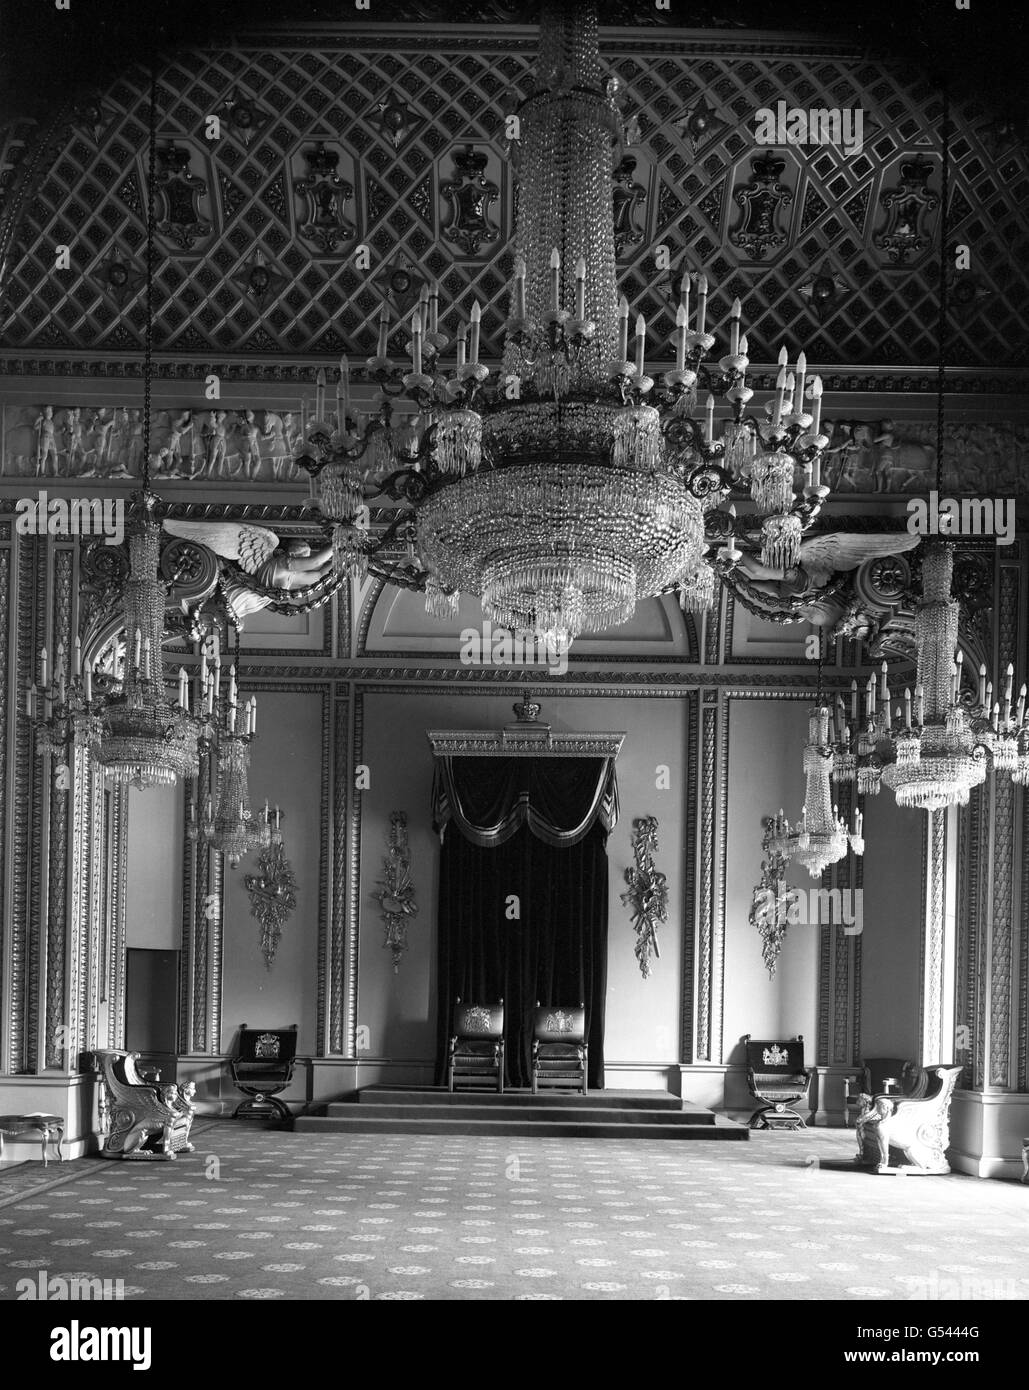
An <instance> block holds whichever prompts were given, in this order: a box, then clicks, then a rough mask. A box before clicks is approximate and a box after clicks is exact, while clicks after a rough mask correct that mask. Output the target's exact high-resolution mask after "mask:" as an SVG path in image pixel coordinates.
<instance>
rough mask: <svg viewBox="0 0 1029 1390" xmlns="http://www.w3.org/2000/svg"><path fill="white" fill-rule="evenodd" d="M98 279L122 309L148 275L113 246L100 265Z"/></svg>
mask: <svg viewBox="0 0 1029 1390" xmlns="http://www.w3.org/2000/svg"><path fill="white" fill-rule="evenodd" d="M97 279H98V280H99V281H100V284H101V285H102V286H103V288H104V291H105V292H106V293H107V294H109V295H110V296H111V298H112V299H113V300H114V302H115V303H116V304H117V306H118V308H119V309H120V308H122V306H123V305H124V304H125V302H126V300H128V299H131V298H132V296H133V295H134V294H135V293H136V291H137V290H138V289H139V287H140V286H141V285H142V284H143V282H144V280H145V279H146V275H145V273H144V271H143V270H142V269H141V268H140V267H139V266H137V265H135V264H134V263H133V262H132V261H131V260H130V259H129V258H128V256H126V255H125V253H124V252H122V251H119V250H118V248H117V247H116V246H112V247H111V249H110V251H109V252H108V253H107V255H106V256H105V258H104V260H103V261H102V262H101V264H100V268H99V270H98V272H97Z"/></svg>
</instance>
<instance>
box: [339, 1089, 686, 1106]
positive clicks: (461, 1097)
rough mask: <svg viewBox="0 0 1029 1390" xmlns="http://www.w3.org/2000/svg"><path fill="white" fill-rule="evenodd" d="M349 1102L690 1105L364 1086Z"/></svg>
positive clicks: (601, 1094) (590, 1095) (597, 1094)
mask: <svg viewBox="0 0 1029 1390" xmlns="http://www.w3.org/2000/svg"><path fill="white" fill-rule="evenodd" d="M350 1100H351V1101H352V1102H353V1101H356V1102H359V1103H360V1104H361V1105H397V1104H403V1103H412V1104H419V1105H430V1104H431V1105H465V1104H468V1102H469V1101H470V1100H471V1101H473V1102H474V1104H476V1105H505V1106H506V1105H529V1106H539V1105H546V1106H567V1105H589V1106H590V1107H591V1108H595V1107H597V1106H602V1107H603V1108H604V1109H609V1110H671V1111H682V1109H683V1108H684V1107H687V1108H688V1107H689V1102H687V1101H684V1100H683V1099H682V1097H681V1096H673V1095H672V1094H671V1093H670V1092H669V1091H587V1093H586V1095H584V1096H582V1095H576V1094H575V1092H573V1091H549V1092H548V1091H544V1092H540V1093H539V1094H537V1095H533V1094H532V1092H531V1091H530V1090H524V1091H523V1090H517V1091H511V1090H508V1091H486V1090H483V1091H472V1090H463V1091H447V1090H444V1089H443V1088H442V1087H439V1086H385V1085H380V1086H363V1087H362V1088H361V1089H360V1090H359V1091H358V1092H357V1093H356V1094H355V1095H354V1096H352V1097H350ZM693 1108H694V1109H699V1108H700V1107H693Z"/></svg>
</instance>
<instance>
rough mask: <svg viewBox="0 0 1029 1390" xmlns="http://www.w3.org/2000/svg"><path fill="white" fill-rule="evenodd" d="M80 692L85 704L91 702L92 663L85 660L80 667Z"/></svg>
mask: <svg viewBox="0 0 1029 1390" xmlns="http://www.w3.org/2000/svg"><path fill="white" fill-rule="evenodd" d="M82 694H83V696H84V698H85V701H86V704H87V705H91V704H92V703H93V663H92V662H91V661H87V662H86V663H85V664H84V665H83V668H82Z"/></svg>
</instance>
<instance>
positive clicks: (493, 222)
mask: <svg viewBox="0 0 1029 1390" xmlns="http://www.w3.org/2000/svg"><path fill="white" fill-rule="evenodd" d="M533 51H534V39H533V36H532V33H531V31H526V30H525V29H524V28H521V27H519V28H518V29H514V28H512V29H510V30H509V31H507V32H505V30H504V28H503V26H494V28H493V29H492V30H487V29H480V30H478V31H470V30H467V29H466V30H457V29H454V28H444V29H443V30H442V32H441V31H439V30H438V29H435V28H434V29H433V30H432V31H431V32H430V31H428V30H427V29H421V28H419V27H418V26H416V25H412V26H410V27H407V26H405V28H404V30H403V31H400V32H394V33H390V34H389V35H384V34H377V33H376V32H375V31H374V30H373V29H367V30H365V31H364V32H356V33H355V32H354V31H352V30H351V31H342V30H341V29H339V28H338V27H337V28H336V29H335V30H329V29H328V28H326V29H325V32H324V33H322V34H320V35H316V36H311V35H310V34H309V33H308V34H305V36H304V38H303V39H302V40H301V39H295V38H285V37H283V36H282V35H278V36H277V37H276V38H275V40H274V42H272V41H271V39H269V37H268V36H267V35H265V36H264V37H261V38H254V39H249V40H248V39H247V38H246V36H245V35H244V36H242V37H241V38H240V39H239V40H238V41H237V42H236V43H234V44H233V46H232V47H224V48H222V49H221V50H216V49H212V48H205V49H203V50H202V51H201V50H196V51H188V50H182V51H179V52H177V53H175V54H174V56H171V57H168V58H165V59H163V60H162V65H161V69H160V76H159V82H158V98H157V99H158V111H159V122H158V124H159V140H160V144H159V159H158V169H157V181H156V183H157V187H156V192H157V213H158V238H157V243H158V267H157V278H156V287H155V305H156V312H157V328H156V346H157V348H158V349H159V350H160V351H162V352H170V353H173V354H187V355H192V356H195V355H198V354H206V353H211V352H215V353H226V354H230V353H231V354H237V353H239V354H258V355H270V354H274V355H276V356H281V355H283V354H286V355H288V356H291V357H304V356H309V355H316V356H318V357H334V356H336V355H338V353H339V352H341V351H346V352H348V353H351V354H353V355H354V357H355V358H357V359H358V360H359V359H361V358H363V357H366V356H368V355H370V354H372V353H373V352H374V349H375V342H376V335H377V320H378V313H379V306H380V303H381V301H382V298H383V297H384V296H385V297H387V298H388V299H389V300H390V302H391V303H392V306H393V314H394V317H393V323H394V333H393V339H392V344H391V347H392V351H393V355H394V356H398V357H399V356H402V355H403V354H404V352H405V348H406V339H407V335H406V333H403V332H401V331H399V330H397V328H396V323H397V314H398V313H402V312H404V311H405V310H406V309H408V308H409V307H410V305H411V304H412V303H413V301H414V299H415V298H416V296H417V292H418V288H419V286H420V284H421V282H422V280H423V279H425V278H430V279H431V278H438V279H439V280H440V282H441V286H442V297H443V303H445V304H447V305H448V306H453V305H457V306H459V307H460V311H461V314H462V315H466V314H467V312H468V311H469V310H470V308H471V304H472V302H473V300H475V299H478V300H479V302H480V303H481V304H482V306H483V323H482V332H483V351H484V355H487V356H488V355H494V356H496V355H499V344H500V337H501V329H502V323H503V320H504V317H505V316H506V312H507V303H506V291H505V283H506V279H507V275H508V273H509V269H510V256H509V252H508V246H509V242H510V238H511V231H512V227H513V217H514V209H515V200H516V197H517V182H516V177H515V171H514V167H513V163H512V161H511V159H510V158H509V150H508V146H507V142H506V140H505V130H504V118H505V114H506V113H507V112H508V111H509V110H510V109H511V107H512V106H513V105H514V104H515V103H517V101H518V100H519V99H520V98H521V97H523V96H524V95H525V94H526V92H527V91H528V80H529V73H530V69H531V65H532V61H533ZM604 53H605V57H606V59H607V60H608V61H609V63H610V66H611V69H612V72H613V73H614V74H616V75H617V77H618V79H619V81H620V83H621V84H622V90H623V93H624V98H625V100H624V109H625V112H626V114H627V115H635V117H636V118H637V120H638V123H639V127H640V138H639V141H638V143H636V144H634V145H632V146H631V147H630V148H628V149H627V150H626V152H625V153H626V159H625V161H624V162H623V165H622V166H621V169H620V171H619V176H618V191H617V194H616V197H617V200H618V209H617V210H618V216H619V223H618V225H619V234H620V243H621V249H620V256H619V259H620V266H621V278H622V288H623V290H624V292H625V294H626V295H627V296H628V298H629V301H630V303H631V304H632V306H633V309H634V311H636V310H639V311H641V312H643V313H644V314H645V315H646V317H647V319H648V323H649V324H650V330H651V350H652V351H653V352H654V354H655V356H657V355H659V354H663V353H666V352H667V350H668V349H667V342H668V338H669V335H670V333H671V331H672V326H673V321H674V320H673V314H672V309H673V308H674V299H673V297H672V295H673V291H672V281H671V275H670V274H669V273H668V272H667V271H663V270H660V269H658V267H657V265H656V263H655V249H656V248H657V247H658V246H660V245H664V246H667V248H668V251H669V255H670V259H671V264H672V266H673V267H678V266H680V265H681V264H682V263H683V262H684V261H685V262H686V263H688V264H689V265H690V266H691V267H692V268H694V269H704V270H706V272H707V274H708V275H709V277H711V280H712V283H713V286H714V287H715V288H714V295H713V304H712V310H711V311H712V312H713V313H714V318H715V322H716V323H718V322H720V321H723V320H724V319H725V318H726V316H727V314H728V307H729V304H730V302H731V300H732V298H733V296H734V295H739V296H740V298H741V299H742V301H743V303H744V316H745V319H746V320H747V322H748V332H749V336H750V355H751V358H752V359H753V360H755V361H762V362H770V361H773V360H774V358H775V356H776V354H777V352H778V349H779V346H780V344H781V343H782V342H783V341H786V342H788V343H789V344H790V346H791V347H792V348H793V349H794V350H795V349H796V347H797V346H799V345H800V344H801V343H803V344H805V345H806V347H807V351H808V356H809V358H811V359H814V360H815V361H817V362H818V363H819V364H822V365H828V364H840V365H841V366H843V365H862V364H863V365H865V366H887V367H888V366H906V365H911V366H917V367H919V368H920V369H921V370H923V371H924V370H925V369H926V368H927V367H931V365H932V364H933V363H934V362H935V360H936V352H937V347H936V303H937V288H936V278H937V276H936V271H937V257H938V237H939V234H940V209H939V193H940V153H939V149H940V125H941V104H940V98H939V95H938V93H937V92H936V91H935V90H934V89H933V88H932V86H931V85H930V84H929V83H928V82H927V81H926V80H924V79H922V78H921V77H920V76H919V75H918V74H917V73H915V72H913V71H911V70H907V71H903V70H901V69H899V68H894V67H890V66H887V65H884V64H882V63H878V62H871V61H869V60H867V59H865V58H862V57H861V56H860V55H859V54H858V53H857V52H856V51H846V50H844V48H843V47H842V45H841V42H840V41H839V40H838V39H829V40H826V41H814V40H807V39H801V38H789V37H787V36H781V37H780V38H777V39H776V38H770V37H769V36H768V35H760V36H756V37H755V38H754V39H753V40H751V41H749V42H748V39H747V36H746V34H745V33H741V32H740V31H739V30H727V31H724V32H722V33H718V34H707V35H704V34H700V33H698V32H693V33H692V34H690V35H673V33H672V32H671V31H667V30H660V31H658V30H655V29H653V28H649V29H646V28H642V27H641V28H640V29H639V30H638V32H635V33H633V32H628V33H627V32H626V31H624V30H623V31H618V32H611V33H609V34H608V35H607V37H606V40H605V43H604ZM147 82H148V75H147V73H146V71H145V69H144V68H142V67H139V66H134V67H132V68H131V69H129V70H126V71H125V72H124V73H122V75H121V76H120V77H119V78H118V79H117V80H116V81H115V82H114V83H113V84H111V85H108V86H106V87H105V89H104V90H102V91H96V90H92V91H81V92H78V93H75V94H73V95H72V96H71V97H70V100H69V104H68V106H66V107H65V108H64V110H63V111H60V112H56V111H55V113H54V115H53V118H52V119H51V120H50V121H49V122H48V123H42V124H39V125H36V124H33V123H31V122H28V121H22V122H20V123H15V124H14V125H12V126H10V127H8V129H7V131H6V136H5V144H4V147H3V151H2V158H3V161H4V162H3V164H0V194H2V195H3V196H4V197H5V200H6V202H5V207H4V214H5V222H4V224H3V225H2V227H0V250H2V249H3V248H6V261H5V262H0V267H2V266H3V265H4V264H5V265H6V269H5V270H4V271H3V279H2V283H0V316H2V333H3V341H4V344H5V346H6V347H7V348H8V349H23V350H24V351H25V352H26V353H39V352H46V353H49V352H51V351H53V350H62V349H73V350H76V351H90V350H96V351H97V352H99V353H105V354H110V353H121V352H131V351H133V350H136V349H139V348H141V347H142V341H143V326H144V314H143V269H144V265H143V246H144V233H145V208H144V205H145V175H146V169H145V146H146V110H147V106H146V93H147ZM779 100H785V101H786V103H787V104H788V105H789V106H791V107H793V106H796V107H802V108H805V109H806V108H809V107H825V106H828V107H840V108H848V107H849V108H854V107H859V108H862V109H863V111H864V113H865V125H864V146H863V149H862V151H861V153H860V154H856V155H852V156H851V157H849V158H846V157H842V156H841V155H840V153H839V152H838V151H837V150H835V149H834V148H833V147H831V146H821V145H810V146H787V145H785V144H784V145H782V146H771V147H767V146H761V145H759V144H758V143H757V142H756V140H755V117H756V112H757V111H758V110H759V109H760V108H763V107H772V108H774V107H775V104H776V102H777V101H779ZM211 116H216V117H217V118H218V121H219V123H220V135H219V138H217V139H212V138H208V135H209V133H210V130H211V126H210V123H209V117H211ZM953 120H954V134H953V138H952V168H951V176H950V214H949V216H950V235H951V238H952V240H953V241H954V242H955V243H967V244H968V245H969V246H970V247H971V248H972V250H973V261H972V268H971V269H970V270H969V271H966V272H962V273H961V274H960V275H956V276H955V277H954V279H953V283H952V285H951V315H950V330H949V332H950V345H949V350H948V358H949V360H950V362H951V363H953V364H954V365H967V366H984V365H990V366H1017V365H1025V364H1027V362H1029V346H1027V339H1026V334H1025V332H1024V327H1023V325H1024V321H1025V318H1026V313H1027V309H1029V168H1027V156H1026V151H1025V149H1024V148H1022V147H1021V146H1020V144H1019V143H1018V141H1017V139H1016V137H1015V135H1014V133H1013V131H1011V130H1010V128H1009V127H1007V126H1005V124H1004V123H1003V122H1001V121H998V120H997V119H996V118H995V117H993V116H991V115H990V114H989V113H988V112H987V111H986V110H985V109H979V108H976V107H974V106H970V105H968V104H965V105H961V104H958V103H956V104H955V109H954V110H953ZM62 245H66V246H68V247H69V250H70V262H71V263H70V268H69V269H67V270H58V269H55V258H56V255H57V248H58V247H60V246H62ZM361 246H366V247H368V248H369V252H370V262H371V265H370V268H369V269H367V270H365V269H361V268H360V267H359V264H358V262H359V260H360V257H359V256H358V255H357V252H358V248H359V247H361ZM670 306H671V307H670ZM456 321H457V312H456V310H454V309H453V308H448V312H447V314H446V317H445V318H444V321H443V324H442V326H443V328H444V330H445V331H446V330H449V331H453V329H454V326H455V324H456Z"/></svg>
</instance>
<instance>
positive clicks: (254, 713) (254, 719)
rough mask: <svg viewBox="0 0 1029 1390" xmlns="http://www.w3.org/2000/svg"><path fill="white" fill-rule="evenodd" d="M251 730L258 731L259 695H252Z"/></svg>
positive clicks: (253, 732)
mask: <svg viewBox="0 0 1029 1390" xmlns="http://www.w3.org/2000/svg"><path fill="white" fill-rule="evenodd" d="M250 732H251V733H252V734H256V733H257V696H256V695H251V697H250Z"/></svg>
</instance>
